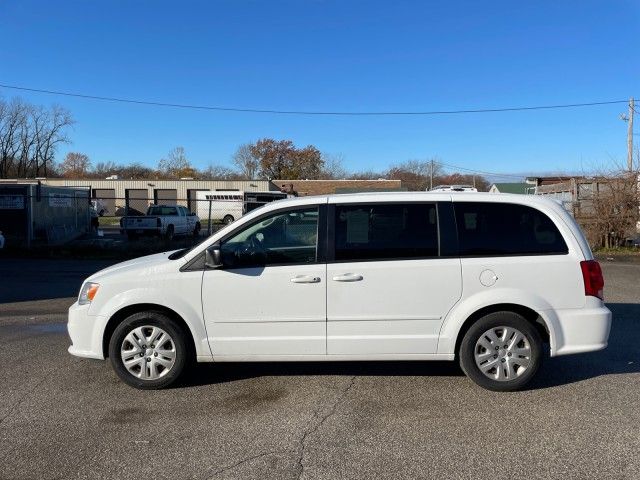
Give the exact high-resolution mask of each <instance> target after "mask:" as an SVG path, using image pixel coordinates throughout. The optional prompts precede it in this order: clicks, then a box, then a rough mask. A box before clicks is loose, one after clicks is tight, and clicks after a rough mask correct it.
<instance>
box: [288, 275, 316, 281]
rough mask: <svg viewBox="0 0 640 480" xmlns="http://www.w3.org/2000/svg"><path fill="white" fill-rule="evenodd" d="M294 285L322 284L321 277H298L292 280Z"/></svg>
mask: <svg viewBox="0 0 640 480" xmlns="http://www.w3.org/2000/svg"><path fill="white" fill-rule="evenodd" d="M291 282H292V283H320V277H312V276H311V275H296V276H295V277H293V278H292V279H291Z"/></svg>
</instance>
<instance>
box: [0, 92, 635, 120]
mask: <svg viewBox="0 0 640 480" xmlns="http://www.w3.org/2000/svg"><path fill="white" fill-rule="evenodd" d="M0 87H1V88H7V89H11V90H21V91H25V92H35V93H46V94H49V95H59V96H64V97H75V98H83V99H85V100H100V101H105V102H118V103H130V104H136V105H148V106H154V107H170V108H183V109H191V110H213V111H218V112H237V113H266V114H280V115H327V116H328V115H334V116H385V115H398V116H399V115H455V114H465V113H496V112H518V111H526V110H551V109H558V108H577V107H593V106H599V105H612V104H616V103H627V100H610V101H604V102H587V103H567V104H558V105H536V106H528V107H507V108H478V109H465V110H427V111H413V112H411V111H404V112H382V111H381V112H339V111H305V110H266V109H265V110H263V109H259V108H237V107H219V106H208V105H189V104H182V103H166V102H152V101H148V100H134V99H128V98H118V97H106V96H99V95H86V94H82V93H71V92H60V91H56V90H44V89H39V88H29V87H21V86H17V85H5V84H0Z"/></svg>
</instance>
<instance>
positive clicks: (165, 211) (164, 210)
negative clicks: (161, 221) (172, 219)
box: [149, 206, 178, 215]
mask: <svg viewBox="0 0 640 480" xmlns="http://www.w3.org/2000/svg"><path fill="white" fill-rule="evenodd" d="M149 215H178V211H177V210H176V207H163V206H156V207H149Z"/></svg>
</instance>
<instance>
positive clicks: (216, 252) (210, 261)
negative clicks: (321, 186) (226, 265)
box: [204, 245, 222, 268]
mask: <svg viewBox="0 0 640 480" xmlns="http://www.w3.org/2000/svg"><path fill="white" fill-rule="evenodd" d="M204 255H205V260H204V264H205V265H206V266H207V268H219V267H221V266H222V252H221V251H220V246H219V245H214V246H213V247H210V248H207V250H206V251H205V254H204Z"/></svg>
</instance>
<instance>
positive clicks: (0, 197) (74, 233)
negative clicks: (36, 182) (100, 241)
mask: <svg viewBox="0 0 640 480" xmlns="http://www.w3.org/2000/svg"><path fill="white" fill-rule="evenodd" d="M30 190H31V189H23V190H20V189H15V190H14V191H12V192H7V191H6V189H5V190H3V191H2V192H0V232H2V235H3V236H4V237H5V238H6V242H7V244H9V245H25V246H31V245H32V244H33V243H42V244H47V245H57V244H61V243H65V242H67V241H69V240H72V239H74V238H77V237H79V236H81V235H83V234H86V233H89V232H90V231H91V228H92V225H91V213H90V203H89V192H88V191H78V190H75V191H73V190H72V191H68V192H48V193H44V194H43V193H41V194H37V195H34V194H33V193H32V192H31V191H30Z"/></svg>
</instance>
